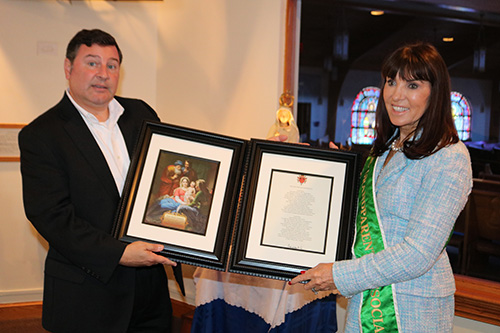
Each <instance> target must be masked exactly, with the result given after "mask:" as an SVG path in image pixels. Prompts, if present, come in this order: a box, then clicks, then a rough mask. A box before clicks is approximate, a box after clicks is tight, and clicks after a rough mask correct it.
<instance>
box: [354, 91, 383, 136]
mask: <svg viewBox="0 0 500 333" xmlns="http://www.w3.org/2000/svg"><path fill="white" fill-rule="evenodd" d="M379 96H380V89H379V88H377V87H366V88H364V89H363V90H361V91H360V92H359V93H358V95H357V96H356V98H355V99H354V102H353V103H352V113H351V141H352V143H355V144H371V143H372V142H373V140H374V139H375V110H376V109H377V103H378V99H379Z"/></svg>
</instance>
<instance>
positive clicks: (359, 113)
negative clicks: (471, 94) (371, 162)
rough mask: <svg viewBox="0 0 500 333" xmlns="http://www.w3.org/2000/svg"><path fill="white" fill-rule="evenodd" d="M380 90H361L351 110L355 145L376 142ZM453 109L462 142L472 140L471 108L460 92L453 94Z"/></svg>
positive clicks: (367, 88)
mask: <svg viewBox="0 0 500 333" xmlns="http://www.w3.org/2000/svg"><path fill="white" fill-rule="evenodd" d="M379 97H380V89H379V88H376V87H366V88H364V89H363V90H361V91H360V92H359V93H358V95H357V96H356V98H355V99H354V102H353V103H352V109H351V111H352V112H351V141H352V143H355V144H371V143H372V142H373V140H375V110H376V109H377V104H378V99H379ZM451 109H452V113H453V119H454V120H455V127H456V129H457V132H458V137H459V138H460V140H462V141H465V140H468V139H470V130H471V108H470V104H469V102H468V101H467V99H466V98H465V97H464V96H463V95H462V94H461V93H459V92H456V91H452V92H451Z"/></svg>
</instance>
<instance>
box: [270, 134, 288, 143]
mask: <svg viewBox="0 0 500 333" xmlns="http://www.w3.org/2000/svg"><path fill="white" fill-rule="evenodd" d="M287 139H288V135H286V134H280V135H276V136H272V137H270V138H267V140H269V141H281V142H285V141H286V140H287Z"/></svg>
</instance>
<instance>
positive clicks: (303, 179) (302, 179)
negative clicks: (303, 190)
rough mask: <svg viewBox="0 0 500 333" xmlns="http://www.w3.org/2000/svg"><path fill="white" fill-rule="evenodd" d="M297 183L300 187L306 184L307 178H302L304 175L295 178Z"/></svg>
mask: <svg viewBox="0 0 500 333" xmlns="http://www.w3.org/2000/svg"><path fill="white" fill-rule="evenodd" d="M297 181H298V182H299V183H300V185H302V184H304V183H305V182H307V177H306V176H304V175H300V176H298V177H297Z"/></svg>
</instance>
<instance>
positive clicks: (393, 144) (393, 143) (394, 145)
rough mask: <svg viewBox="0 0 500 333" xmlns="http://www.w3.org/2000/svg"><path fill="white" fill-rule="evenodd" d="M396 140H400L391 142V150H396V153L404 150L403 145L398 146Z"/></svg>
mask: <svg viewBox="0 0 500 333" xmlns="http://www.w3.org/2000/svg"><path fill="white" fill-rule="evenodd" d="M396 141H398V140H394V141H392V143H391V150H392V151H393V152H396V153H397V152H399V151H403V145H401V147H396Z"/></svg>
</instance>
